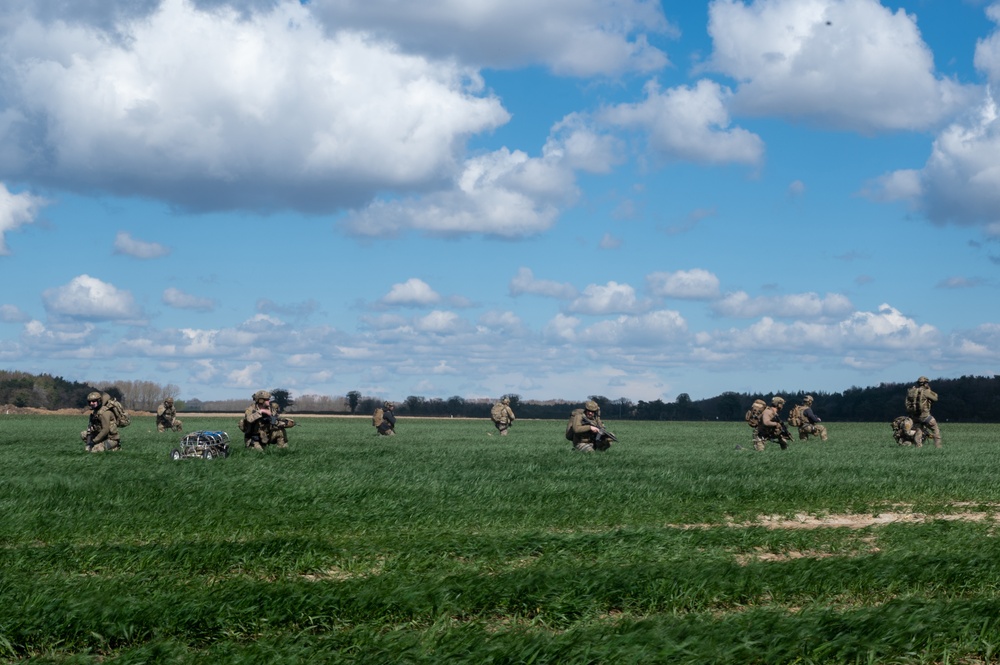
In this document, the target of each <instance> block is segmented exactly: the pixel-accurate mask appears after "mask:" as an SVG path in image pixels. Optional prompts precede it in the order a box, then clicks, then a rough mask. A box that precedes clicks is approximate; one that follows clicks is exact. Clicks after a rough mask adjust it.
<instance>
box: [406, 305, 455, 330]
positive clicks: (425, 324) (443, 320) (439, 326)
mask: <svg viewBox="0 0 1000 665" xmlns="http://www.w3.org/2000/svg"><path fill="white" fill-rule="evenodd" d="M413 326H414V328H415V329H416V330H418V331H420V332H426V333H435V334H442V333H454V332H457V331H459V330H461V329H464V328H465V322H464V321H462V319H460V318H459V317H458V315H457V314H455V312H445V311H441V310H434V311H433V312H430V313H428V314H427V315H426V316H422V317H419V318H418V319H416V320H415V321H414V324H413Z"/></svg>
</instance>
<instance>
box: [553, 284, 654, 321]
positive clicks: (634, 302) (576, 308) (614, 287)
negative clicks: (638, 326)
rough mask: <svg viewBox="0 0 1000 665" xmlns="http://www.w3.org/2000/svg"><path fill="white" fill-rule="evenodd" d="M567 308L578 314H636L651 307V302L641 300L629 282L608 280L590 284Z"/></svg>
mask: <svg viewBox="0 0 1000 665" xmlns="http://www.w3.org/2000/svg"><path fill="white" fill-rule="evenodd" d="M567 309H568V310H569V311H570V312H574V313H577V314H591V315H598V314H634V313H638V312H642V311H645V310H647V309H649V302H648V301H645V300H639V299H638V298H637V297H636V294H635V289H633V288H632V287H631V286H629V285H628V284H619V283H618V282H608V283H607V284H605V285H603V286H602V285H600V284H590V285H588V286H587V288H585V289H584V290H583V293H582V294H580V296H579V297H577V298H576V299H575V300H573V302H571V303H570V304H569V307H568V308H567Z"/></svg>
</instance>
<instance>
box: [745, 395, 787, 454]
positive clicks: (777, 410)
mask: <svg viewBox="0 0 1000 665" xmlns="http://www.w3.org/2000/svg"><path fill="white" fill-rule="evenodd" d="M784 406H785V398H784V397H781V396H780V395H775V396H774V397H773V398H772V399H771V405H770V406H769V407H767V408H766V409H764V413H762V414H761V416H760V423H759V424H758V425H757V428H756V429H755V430H754V433H753V449H754V450H756V451H758V452H761V451H763V450H764V444H766V443H767V442H768V441H777V442H778V445H779V446H780V447H781V449H782V450H786V449H787V448H788V439H786V438H785V436H784V434H783V433H782V431H781V409H783V408H784Z"/></svg>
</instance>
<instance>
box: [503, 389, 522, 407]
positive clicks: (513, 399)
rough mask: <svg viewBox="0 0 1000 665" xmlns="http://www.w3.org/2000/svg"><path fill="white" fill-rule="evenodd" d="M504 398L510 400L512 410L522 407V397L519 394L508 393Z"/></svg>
mask: <svg viewBox="0 0 1000 665" xmlns="http://www.w3.org/2000/svg"><path fill="white" fill-rule="evenodd" d="M503 397H506V398H507V399H509V400H510V408H511V409H516V408H517V407H519V406H521V396H520V395H518V394H517V393H507V394H506V395H504V396H503ZM501 399H503V398H501Z"/></svg>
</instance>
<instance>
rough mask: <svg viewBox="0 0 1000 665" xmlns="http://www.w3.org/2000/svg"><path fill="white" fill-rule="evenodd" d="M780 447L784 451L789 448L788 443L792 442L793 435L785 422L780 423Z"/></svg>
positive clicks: (780, 421)
mask: <svg viewBox="0 0 1000 665" xmlns="http://www.w3.org/2000/svg"><path fill="white" fill-rule="evenodd" d="M777 437H778V445H779V446H780V447H781V449H782V450H784V449H785V448H787V447H788V443H789V442H790V441H791V440H792V435H791V434H790V433H789V432H788V425H786V424H785V422H784V421H782V420H779V421H778V434H777Z"/></svg>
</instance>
